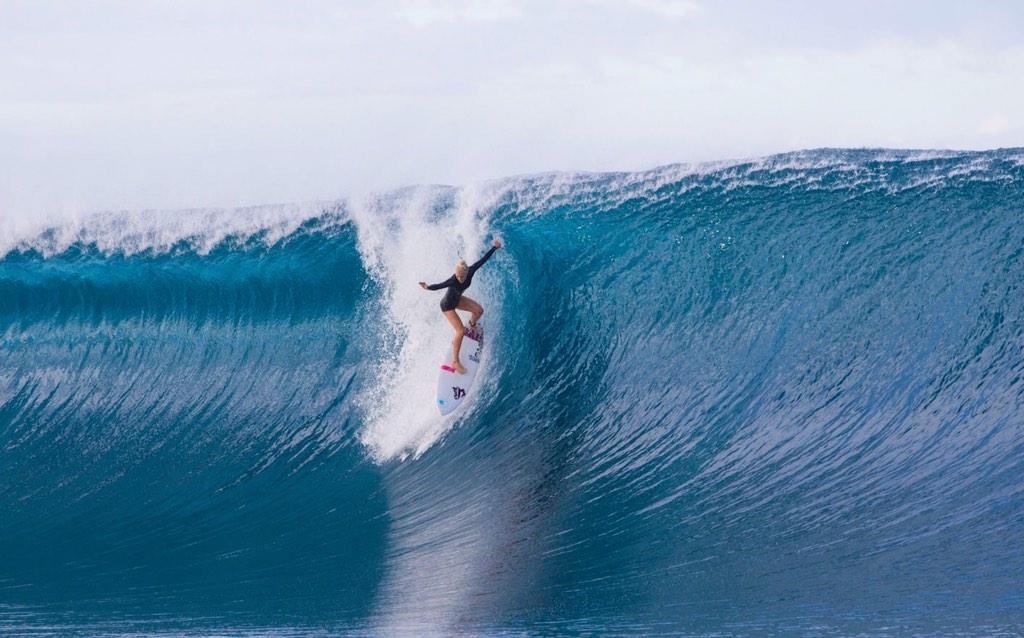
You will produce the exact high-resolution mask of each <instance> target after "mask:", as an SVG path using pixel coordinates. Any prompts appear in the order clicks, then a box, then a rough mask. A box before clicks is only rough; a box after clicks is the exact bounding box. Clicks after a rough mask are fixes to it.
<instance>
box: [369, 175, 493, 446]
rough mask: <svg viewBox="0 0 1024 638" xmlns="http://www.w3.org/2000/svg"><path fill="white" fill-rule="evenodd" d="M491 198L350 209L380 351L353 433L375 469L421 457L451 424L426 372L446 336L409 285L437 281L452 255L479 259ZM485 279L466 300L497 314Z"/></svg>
mask: <svg viewBox="0 0 1024 638" xmlns="http://www.w3.org/2000/svg"><path fill="white" fill-rule="evenodd" d="M499 192H500V191H498V190H495V189H492V188H487V187H480V188H462V189H458V190H455V189H450V188H444V187H421V188H415V189H406V190H404V191H401V192H399V193H395V194H392V195H389V196H385V197H375V198H370V199H367V200H365V201H363V202H359V203H353V204H352V206H351V210H350V216H351V219H352V221H353V222H354V224H355V226H356V229H357V237H358V242H359V251H360V253H361V254H362V257H363V260H364V262H365V264H366V266H367V270H368V271H369V272H370V273H371V276H373V277H374V278H376V279H377V281H378V282H379V283H380V284H381V286H382V288H383V290H384V295H383V298H382V299H381V300H380V303H381V305H382V308H381V310H380V312H381V314H380V319H381V323H382V328H384V330H383V331H382V333H383V335H382V336H381V337H379V338H380V339H382V340H384V341H385V344H386V348H385V351H384V354H383V355H382V358H381V360H380V361H377V362H375V365H377V366H378V371H377V375H378V377H377V384H376V390H375V391H374V392H373V393H371V394H370V395H369V397H368V399H367V401H366V404H365V406H364V407H365V409H366V413H367V417H368V418H367V424H366V426H365V427H364V429H363V431H362V433H361V435H360V438H361V440H362V442H363V444H364V445H366V447H367V448H368V449H369V450H370V452H371V454H372V455H373V457H374V458H375V459H377V460H378V461H386V460H389V459H394V458H405V457H407V456H409V455H412V456H417V455H419V454H421V453H422V452H424V451H425V450H426V449H428V448H429V447H430V446H431V445H433V444H434V443H435V442H436V441H437V440H438V439H440V438H441V437H442V436H443V435H444V434H445V433H446V432H447V431H448V430H449V429H450V428H451V427H452V425H453V424H454V423H455V422H456V421H457V420H458V418H459V413H456V414H454V415H451V416H448V417H442V416H440V414H439V413H438V410H437V408H436V407H435V389H436V385H435V384H436V381H437V379H436V375H435V371H436V369H437V365H438V362H439V361H440V358H441V356H442V355H443V353H444V352H445V351H446V349H448V348H449V347H450V344H451V338H452V331H451V328H450V326H449V325H448V322H447V321H446V320H445V319H444V317H443V316H442V315H441V312H440V310H439V309H438V303H439V302H440V294H441V293H438V292H425V291H424V290H422V289H421V288H420V287H419V285H418V282H420V281H427V282H428V283H435V282H437V281H441V280H444V279H447V278H448V277H449V276H450V275H451V271H452V267H453V264H454V263H455V261H456V259H457V258H458V257H460V256H462V257H464V258H465V259H466V260H467V261H472V260H474V259H476V258H477V257H478V256H479V255H480V254H481V253H482V252H483V251H484V249H485V243H484V242H485V239H487V232H488V227H489V218H488V215H487V211H489V210H491V209H492V208H493V203H494V199H493V198H494V197H496V196H497V195H498V194H499ZM486 281H487V276H486V273H483V272H481V275H478V277H477V278H476V279H474V285H473V289H472V292H471V293H470V294H471V295H472V296H473V298H475V299H477V300H478V301H480V302H481V303H482V304H483V305H484V306H485V307H486V308H487V313H488V315H489V316H490V317H494V316H497V315H498V314H499V312H500V308H499V307H498V305H497V296H496V295H495V296H493V298H492V295H490V294H489V286H488V285H487V284H486ZM485 364H486V362H485ZM485 364H484V365H483V367H482V368H481V370H480V371H479V374H480V376H482V377H483V376H486V374H487V369H486V365H485ZM465 409H466V408H464V409H463V410H465ZM470 409H471V406H470Z"/></svg>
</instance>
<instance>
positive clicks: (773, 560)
mask: <svg viewBox="0 0 1024 638" xmlns="http://www.w3.org/2000/svg"><path fill="white" fill-rule="evenodd" d="M495 236H498V237H501V238H502V239H503V240H504V241H505V249H503V250H501V251H498V252H497V253H496V254H495V256H494V257H492V259H491V260H490V262H488V263H487V264H486V265H485V266H484V267H483V268H482V269H481V270H480V272H479V273H478V274H477V276H476V277H475V279H474V282H473V287H472V288H471V289H470V290H469V291H468V292H467V294H468V295H470V296H471V297H473V298H475V299H477V300H479V301H480V302H481V303H482V304H483V305H484V306H485V308H486V312H485V315H484V317H483V325H484V326H485V327H486V330H487V333H488V342H487V348H486V352H485V356H484V360H483V361H482V363H481V370H480V373H479V375H478V379H477V384H478V385H477V386H476V387H475V388H474V397H473V399H472V400H471V402H470V403H469V405H468V406H466V407H465V408H464V409H462V410H460V411H459V412H457V413H456V414H454V415H453V416H451V417H448V418H443V417H441V416H440V415H439V414H438V410H437V408H436V406H435V404H434V389H435V382H436V381H435V379H436V368H437V365H438V363H439V361H440V357H441V355H442V353H443V352H444V351H445V348H446V347H447V344H448V343H449V342H450V339H451V329H450V327H449V326H448V324H447V322H446V321H445V320H444V318H443V317H442V316H441V314H440V311H439V309H438V302H439V300H440V293H432V292H424V291H423V290H421V289H420V288H419V286H418V285H417V282H419V281H424V280H425V281H429V282H435V281H441V280H442V279H444V278H446V277H448V276H449V275H450V273H451V269H452V263H453V262H454V261H455V259H456V258H458V257H459V256H463V257H465V258H466V259H467V260H473V259H475V258H476V257H477V256H479V255H480V254H481V253H482V252H483V251H484V250H485V249H486V247H487V246H488V244H489V241H490V239H491V238H492V237H495ZM1022 257H1024V149H1003V150H995V151H983V152H960V151H900V150H837V149H819V150H811V151H801V152H795V153H787V154H782V155H774V156H770V157H765V158H760V159H756V160H746V161H731V162H717V163H709V164H696V165H672V166H665V167H660V168H657V169H653V170H649V171H642V172H628V173H627V172H623V173H551V174H539V175H528V176H518V177H511V178H507V179H500V180H493V181H488V182H482V183H478V184H472V185H467V186H460V187H454V186H415V187H409V188H403V189H399V190H396V191H392V192H387V193H380V194H377V195H373V196H367V197H361V198H358V199H357V198H346V199H340V200H337V201H330V202H313V203H303V204H295V205H268V206H257V207H250V208H242V209H235V210H229V209H202V210H181V211H174V210H144V211H112V212H105V213H96V214H88V215H77V216H69V217H66V218H59V219H57V218H55V219H47V220H45V221H39V222H31V221H26V220H24V219H21V220H20V221H18V222H15V221H14V220H13V218H9V219H8V220H6V221H0V634H3V635H4V636H48V635H59V636H149V635H159V636H178V635H186V636H211V635H215V636H335V635H337V636H406V635H408V636H431V635H438V636H605V635H627V636H654V635H665V636H717V637H728V636H748V635H757V636H776V635H777V636H854V635H857V636H861V635H863V636H910V635H928V636H932V635H934V636H960V635H971V636H982V635H991V636H998V635H1020V634H1021V633H1024V261H1022Z"/></svg>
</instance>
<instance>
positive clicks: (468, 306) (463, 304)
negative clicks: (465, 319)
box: [458, 295, 484, 326]
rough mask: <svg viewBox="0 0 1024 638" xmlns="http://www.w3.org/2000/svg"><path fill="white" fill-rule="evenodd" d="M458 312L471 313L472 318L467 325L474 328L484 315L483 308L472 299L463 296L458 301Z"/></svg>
mask: <svg viewBox="0 0 1024 638" xmlns="http://www.w3.org/2000/svg"><path fill="white" fill-rule="evenodd" d="M458 308H459V310H465V311H466V312H468V313H471V314H472V315H473V316H472V317H470V319H469V325H470V326H475V325H476V322H477V321H480V317H482V316H483V314H484V307H483V306H481V305H480V304H478V303H477V302H476V300H474V299H470V298H469V297H467V296H465V295H463V296H462V299H459V305H458Z"/></svg>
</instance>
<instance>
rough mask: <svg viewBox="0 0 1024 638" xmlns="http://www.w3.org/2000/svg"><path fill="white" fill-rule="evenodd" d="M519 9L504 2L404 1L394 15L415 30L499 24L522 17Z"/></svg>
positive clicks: (486, 0) (456, 0)
mask: <svg viewBox="0 0 1024 638" xmlns="http://www.w3.org/2000/svg"><path fill="white" fill-rule="evenodd" d="M519 14H520V12H519V7H518V6H517V5H515V4H513V3H511V2H506V1H505V0H476V1H467V0H405V2H403V3H402V4H401V6H400V7H399V8H398V9H397V10H396V11H395V15H396V16H397V17H398V18H401V19H402V20H405V21H407V22H409V23H411V24H412V25H414V26H416V27H421V28H422V27H428V26H431V25H434V24H453V23H457V22H499V21H502V20H509V19H513V18H518V17H519Z"/></svg>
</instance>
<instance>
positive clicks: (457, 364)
mask: <svg viewBox="0 0 1024 638" xmlns="http://www.w3.org/2000/svg"><path fill="white" fill-rule="evenodd" d="M459 305H460V306H461V305H462V304H459ZM444 316H445V317H447V319H448V323H450V324H452V328H453V329H454V330H455V339H453V340H452V367H453V368H455V369H456V370H457V371H458V373H459V374H466V368H465V367H464V366H463V365H462V362H461V361H459V351H460V350H462V337H463V335H465V334H466V327H465V326H463V325H462V319H460V318H459V313H457V312H455V311H454V310H445V311H444Z"/></svg>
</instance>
